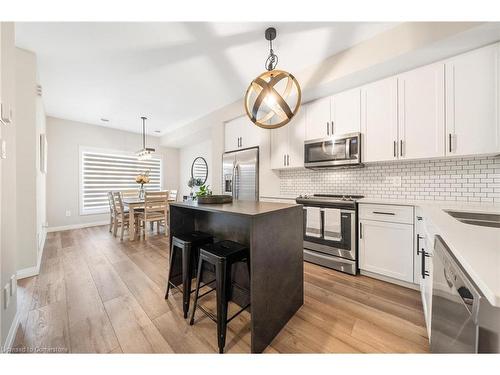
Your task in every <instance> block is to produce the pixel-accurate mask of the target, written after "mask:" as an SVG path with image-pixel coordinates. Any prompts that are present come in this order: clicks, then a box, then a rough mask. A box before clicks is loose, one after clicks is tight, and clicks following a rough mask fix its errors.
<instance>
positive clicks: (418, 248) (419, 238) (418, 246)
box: [417, 234, 423, 255]
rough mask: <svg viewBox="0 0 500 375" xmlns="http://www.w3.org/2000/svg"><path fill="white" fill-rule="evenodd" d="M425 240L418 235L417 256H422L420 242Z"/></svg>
mask: <svg viewBox="0 0 500 375" xmlns="http://www.w3.org/2000/svg"><path fill="white" fill-rule="evenodd" d="M421 239H423V237H422V236H421V235H420V234H417V255H420V240H421Z"/></svg>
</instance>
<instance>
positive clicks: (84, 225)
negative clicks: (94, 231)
mask: <svg viewBox="0 0 500 375" xmlns="http://www.w3.org/2000/svg"><path fill="white" fill-rule="evenodd" d="M106 224H109V220H106V221H96V222H93V223H82V224H71V225H63V226H60V227H48V228H47V233H49V232H60V231H62V230H70V229H80V228H89V227H97V226H99V225H106Z"/></svg>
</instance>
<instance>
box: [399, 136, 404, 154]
mask: <svg viewBox="0 0 500 375" xmlns="http://www.w3.org/2000/svg"><path fill="white" fill-rule="evenodd" d="M399 155H400V156H403V141H402V140H399Z"/></svg>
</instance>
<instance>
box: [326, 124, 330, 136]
mask: <svg viewBox="0 0 500 375" xmlns="http://www.w3.org/2000/svg"><path fill="white" fill-rule="evenodd" d="M326 135H330V123H329V122H328V121H327V122H326Z"/></svg>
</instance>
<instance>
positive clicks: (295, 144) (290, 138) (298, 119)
mask: <svg viewBox="0 0 500 375" xmlns="http://www.w3.org/2000/svg"><path fill="white" fill-rule="evenodd" d="M305 123H306V111H305V108H302V109H301V110H300V111H299V113H297V115H295V117H294V118H293V119H292V121H290V122H289V123H288V124H287V125H285V126H282V127H281V128H278V129H273V130H271V168H272V169H285V168H297V167H303V166H304V139H305Z"/></svg>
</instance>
